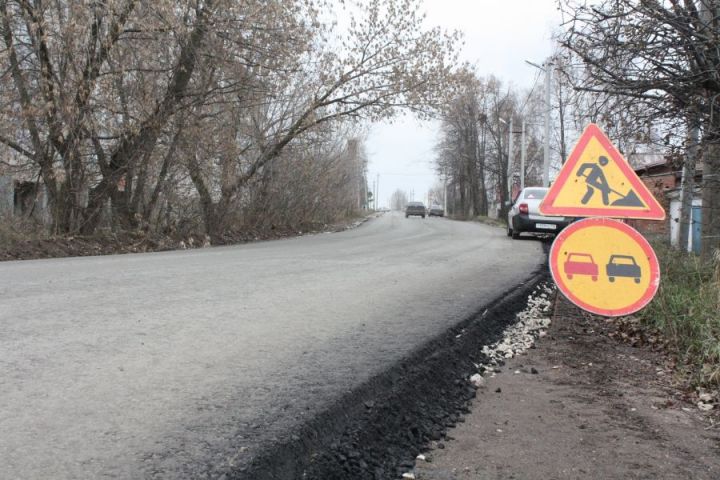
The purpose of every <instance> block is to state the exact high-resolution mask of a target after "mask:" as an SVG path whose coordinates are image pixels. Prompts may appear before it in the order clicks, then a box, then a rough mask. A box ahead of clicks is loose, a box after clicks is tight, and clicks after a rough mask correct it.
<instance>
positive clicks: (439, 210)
mask: <svg viewBox="0 0 720 480" xmlns="http://www.w3.org/2000/svg"><path fill="white" fill-rule="evenodd" d="M444 216H445V209H444V208H443V207H441V206H440V205H432V206H431V207H430V210H428V217H444Z"/></svg>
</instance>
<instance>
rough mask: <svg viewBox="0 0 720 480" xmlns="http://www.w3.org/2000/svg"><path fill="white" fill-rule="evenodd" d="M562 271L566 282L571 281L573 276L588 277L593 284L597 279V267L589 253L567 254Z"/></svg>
mask: <svg viewBox="0 0 720 480" xmlns="http://www.w3.org/2000/svg"><path fill="white" fill-rule="evenodd" d="M563 270H564V271H565V275H567V278H568V280H572V278H573V275H588V276H589V277H590V278H591V279H592V281H593V282H597V279H598V265H597V263H595V260H594V259H593V257H592V255H590V254H589V253H569V254H568V258H567V260H565V263H564V264H563Z"/></svg>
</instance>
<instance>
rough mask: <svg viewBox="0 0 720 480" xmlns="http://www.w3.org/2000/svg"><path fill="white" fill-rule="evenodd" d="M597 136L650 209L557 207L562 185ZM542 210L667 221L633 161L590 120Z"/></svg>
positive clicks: (582, 215)
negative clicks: (631, 166)
mask: <svg viewBox="0 0 720 480" xmlns="http://www.w3.org/2000/svg"><path fill="white" fill-rule="evenodd" d="M593 137H595V138H596V139H597V140H598V142H600V145H602V147H603V148H604V149H605V151H607V152H608V155H610V157H611V158H612V160H613V162H615V164H616V165H617V166H618V168H620V171H621V172H622V173H623V175H625V177H626V178H627V180H628V182H630V185H631V186H632V188H633V190H634V191H635V192H637V194H638V196H639V197H640V198H641V199H642V200H643V202H645V204H646V205H647V206H648V209H647V210H630V209H626V208H618V207H607V208H590V207H556V206H555V200H556V199H557V197H558V195H559V194H560V191H561V190H562V187H563V185H564V184H565V183H566V182H567V181H568V177H569V176H570V173H572V171H573V170H574V169H575V165H576V164H577V162H578V161H579V160H580V157H581V156H582V154H583V153H585V148H586V147H587V144H588V143H590V139H592V138H593ZM540 212H542V213H543V214H545V215H565V216H571V217H572V216H576V217H617V218H637V219H646V220H664V219H665V209H663V208H662V207H661V206H660V204H659V203H658V201H657V199H655V197H654V196H653V194H652V193H650V190H648V188H647V187H646V186H645V184H644V183H643V182H642V180H640V178H639V177H638V176H637V174H636V173H635V172H634V171H633V170H632V168H630V164H629V163H628V162H627V161H626V160H625V159H624V158H623V156H622V155H621V154H620V152H618V150H617V149H616V148H615V146H614V145H613V144H612V142H610V139H608V138H607V135H605V134H604V133H603V131H602V130H600V127H598V126H597V125H595V124H594V123H591V124H590V125H588V126H587V128H586V129H585V131H584V132H583V134H582V136H581V137H580V139H579V140H578V143H577V144H576V145H575V148H573V151H572V153H571V154H570V157H569V158H568V160H567V162H565V165H563V168H561V169H560V173H559V174H558V177H557V178H556V179H555V182H553V184H552V186H551V187H550V190H549V191H548V193H547V195H546V196H545V199H543V201H542V203H541V204H540Z"/></svg>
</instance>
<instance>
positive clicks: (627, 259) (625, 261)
mask: <svg viewBox="0 0 720 480" xmlns="http://www.w3.org/2000/svg"><path fill="white" fill-rule="evenodd" d="M605 272H606V273H607V276H608V280H610V281H611V282H614V281H615V277H626V278H632V279H634V280H635V283H640V276H641V272H640V266H639V265H638V264H637V262H636V261H635V258H634V257H631V256H630V255H612V256H610V260H609V261H608V263H607V265H605Z"/></svg>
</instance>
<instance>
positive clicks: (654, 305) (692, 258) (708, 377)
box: [640, 244, 720, 387]
mask: <svg viewBox="0 0 720 480" xmlns="http://www.w3.org/2000/svg"><path fill="white" fill-rule="evenodd" d="M654 247H655V251H656V253H657V255H658V259H659V260H660V271H661V275H662V277H661V282H660V288H659V290H658V294H657V296H656V297H655V299H654V300H653V301H652V302H651V303H650V305H648V307H647V308H646V309H645V310H643V311H641V312H640V317H641V318H642V320H643V322H644V323H645V324H646V325H650V326H651V327H654V328H657V329H658V330H660V331H661V332H662V333H663V335H664V336H665V338H666V339H667V340H668V343H669V346H670V348H671V349H672V350H673V351H674V353H676V354H677V356H678V358H679V359H680V361H681V362H682V363H683V364H685V365H686V366H687V367H688V368H689V369H690V370H691V372H692V375H693V379H694V380H695V382H696V383H698V384H700V385H714V386H716V387H717V386H720V314H718V312H719V311H720V253H716V256H715V261H714V262H702V261H701V260H700V258H699V257H697V256H696V255H693V254H687V253H683V252H680V251H678V250H675V249H671V248H670V247H668V246H666V245H664V244H656V245H655V246H654Z"/></svg>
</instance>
